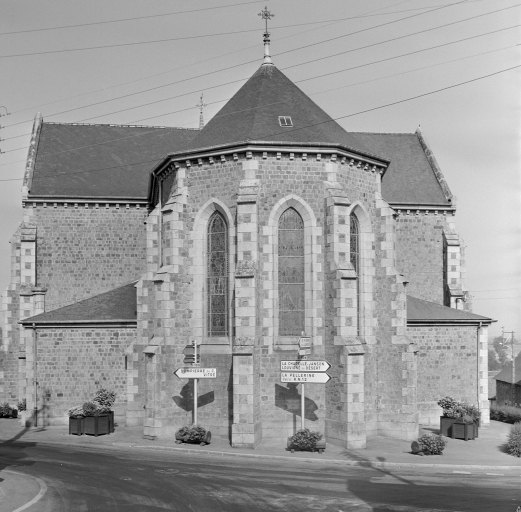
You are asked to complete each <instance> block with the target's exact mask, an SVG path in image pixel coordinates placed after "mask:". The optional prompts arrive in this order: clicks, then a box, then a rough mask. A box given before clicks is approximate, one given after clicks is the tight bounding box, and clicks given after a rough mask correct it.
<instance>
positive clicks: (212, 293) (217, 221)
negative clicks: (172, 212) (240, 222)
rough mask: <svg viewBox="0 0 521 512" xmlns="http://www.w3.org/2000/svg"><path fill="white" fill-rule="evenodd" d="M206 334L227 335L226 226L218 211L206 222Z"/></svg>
mask: <svg viewBox="0 0 521 512" xmlns="http://www.w3.org/2000/svg"><path fill="white" fill-rule="evenodd" d="M207 248H208V252H207V278H206V279H207V298H208V301H207V306H208V312H207V334H208V336H228V226H227V225H226V222H225V220H224V218H223V216H222V215H221V214H220V213H219V212H215V213H214V214H213V215H212V216H211V217H210V221H209V222H208V244H207Z"/></svg>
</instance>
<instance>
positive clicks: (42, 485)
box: [4, 470, 47, 512]
mask: <svg viewBox="0 0 521 512" xmlns="http://www.w3.org/2000/svg"><path fill="white" fill-rule="evenodd" d="M4 472H5V473H12V474H13V475H18V476H25V477H27V478H34V480H36V481H37V482H38V485H39V486H40V492H39V493H38V494H37V495H36V496H35V497H34V498H33V499H32V500H31V501H28V502H27V503H26V504H25V505H22V506H21V507H18V508H17V509H16V510H13V512H21V511H22V510H25V509H27V508H29V507H30V506H32V505H34V504H35V503H36V502H37V501H40V500H41V499H42V498H43V496H44V494H45V493H46V492H47V484H46V483H45V482H44V481H43V480H42V479H41V478H38V477H37V476H33V475H28V474H26V473H18V471H8V470H4Z"/></svg>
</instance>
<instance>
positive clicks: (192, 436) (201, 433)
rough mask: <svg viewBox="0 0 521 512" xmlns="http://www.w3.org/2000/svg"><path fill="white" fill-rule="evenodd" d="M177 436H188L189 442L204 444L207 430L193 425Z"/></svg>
mask: <svg viewBox="0 0 521 512" xmlns="http://www.w3.org/2000/svg"><path fill="white" fill-rule="evenodd" d="M176 435H178V436H180V437H185V436H187V441H190V442H192V443H202V442H203V441H204V438H205V436H206V429H204V428H203V427H198V426H197V425H192V426H191V427H187V426H184V427H181V428H180V429H179V430H178V431H177V432H176Z"/></svg>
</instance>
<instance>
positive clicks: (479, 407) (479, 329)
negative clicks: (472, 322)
mask: <svg viewBox="0 0 521 512" xmlns="http://www.w3.org/2000/svg"><path fill="white" fill-rule="evenodd" d="M481 325H482V322H479V325H478V333H477V343H478V353H477V356H478V357H477V358H476V359H477V365H478V378H477V393H478V409H479V410H481V403H480V401H479V349H480V347H479V335H480V333H481ZM487 349H488V347H487ZM487 370H488V368H487ZM487 376H488V374H487Z"/></svg>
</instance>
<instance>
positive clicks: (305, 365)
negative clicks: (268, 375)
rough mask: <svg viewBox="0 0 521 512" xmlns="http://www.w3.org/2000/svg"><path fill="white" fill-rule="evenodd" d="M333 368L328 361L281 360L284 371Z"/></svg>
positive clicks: (310, 370) (317, 370)
mask: <svg viewBox="0 0 521 512" xmlns="http://www.w3.org/2000/svg"><path fill="white" fill-rule="evenodd" d="M329 368H331V365H330V364H329V363H328V362H327V361H281V362H280V369H281V371H283V372H325V371H327V370H329Z"/></svg>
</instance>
